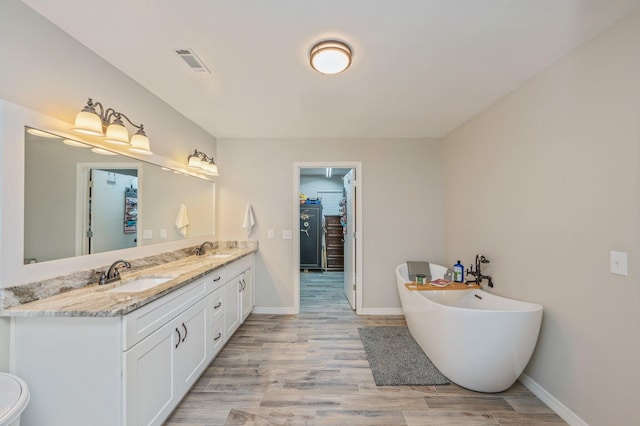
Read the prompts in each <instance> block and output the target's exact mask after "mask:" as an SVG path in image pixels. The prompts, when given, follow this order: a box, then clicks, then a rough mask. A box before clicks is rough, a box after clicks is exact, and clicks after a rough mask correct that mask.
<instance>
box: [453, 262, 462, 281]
mask: <svg viewBox="0 0 640 426" xmlns="http://www.w3.org/2000/svg"><path fill="white" fill-rule="evenodd" d="M453 281H454V282H457V283H461V282H464V266H463V265H462V263H460V261H459V260H458V262H457V263H456V264H455V265H453Z"/></svg>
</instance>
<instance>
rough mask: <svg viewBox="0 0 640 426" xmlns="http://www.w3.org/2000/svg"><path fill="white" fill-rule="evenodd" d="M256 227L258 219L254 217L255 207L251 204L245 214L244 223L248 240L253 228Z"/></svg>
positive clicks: (243, 226)
mask: <svg viewBox="0 0 640 426" xmlns="http://www.w3.org/2000/svg"><path fill="white" fill-rule="evenodd" d="M255 225H256V218H255V217H254V216H253V207H251V204H247V211H246V212H245V214H244V222H242V228H243V229H244V232H245V236H246V238H249V235H251V231H253V227H254V226H255Z"/></svg>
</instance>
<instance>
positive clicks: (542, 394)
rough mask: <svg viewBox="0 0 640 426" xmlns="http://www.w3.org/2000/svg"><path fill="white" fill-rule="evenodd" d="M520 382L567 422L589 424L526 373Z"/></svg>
mask: <svg viewBox="0 0 640 426" xmlns="http://www.w3.org/2000/svg"><path fill="white" fill-rule="evenodd" d="M518 380H519V381H520V383H522V384H523V385H524V387H526V388H527V389H529V390H530V391H531V392H532V393H533V394H534V395H535V396H537V397H538V399H539V400H540V401H542V402H544V403H545V404H547V406H548V407H549V408H551V409H552V410H553V411H554V412H555V413H556V414H557V415H559V416H560V417H561V418H562V420H564V421H565V422H567V423H568V424H569V425H571V426H589V424H588V423H587V422H585V421H584V420H582V419H581V418H580V417H578V415H577V414H576V413H574V412H573V411H571V410H570V409H569V407H567V406H566V405H564V404H563V403H562V402H560V401H559V400H558V399H556V397H554V396H553V395H551V394H550V393H549V392H548V391H547V390H546V389H545V388H543V387H542V386H540V385H539V384H538V383H537V382H536V381H535V380H533V379H532V378H531V377H529V376H527V375H526V374H522V375H521V376H520V378H519V379H518Z"/></svg>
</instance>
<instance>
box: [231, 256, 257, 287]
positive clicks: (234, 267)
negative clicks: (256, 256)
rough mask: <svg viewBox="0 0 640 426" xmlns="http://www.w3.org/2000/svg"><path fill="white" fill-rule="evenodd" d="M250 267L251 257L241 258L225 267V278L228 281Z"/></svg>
mask: <svg viewBox="0 0 640 426" xmlns="http://www.w3.org/2000/svg"><path fill="white" fill-rule="evenodd" d="M250 267H251V256H245V257H242V258H240V259H238V260H236V261H234V262H232V263H230V264H228V265H227V266H225V276H226V279H227V281H228V279H229V278H231V277H234V276H236V275H238V274H240V273H242V272H243V271H245V270H247V269H248V268H250Z"/></svg>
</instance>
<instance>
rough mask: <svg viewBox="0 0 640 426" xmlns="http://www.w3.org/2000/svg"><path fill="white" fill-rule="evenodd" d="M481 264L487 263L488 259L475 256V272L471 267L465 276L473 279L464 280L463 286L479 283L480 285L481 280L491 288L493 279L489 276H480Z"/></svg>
mask: <svg viewBox="0 0 640 426" xmlns="http://www.w3.org/2000/svg"><path fill="white" fill-rule="evenodd" d="M483 263H489V259H487V258H486V257H484V256H482V255H479V254H476V270H475V271H474V270H473V266H472V267H471V268H469V269H467V275H473V277H474V278H475V279H473V280H466V281H465V284H469V283H474V284H478V285H480V283H482V281H483V280H487V281H488V283H487V285H488V286H489V287H492V288H493V278H491V276H489V275H482V266H481V265H482V264H483Z"/></svg>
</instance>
